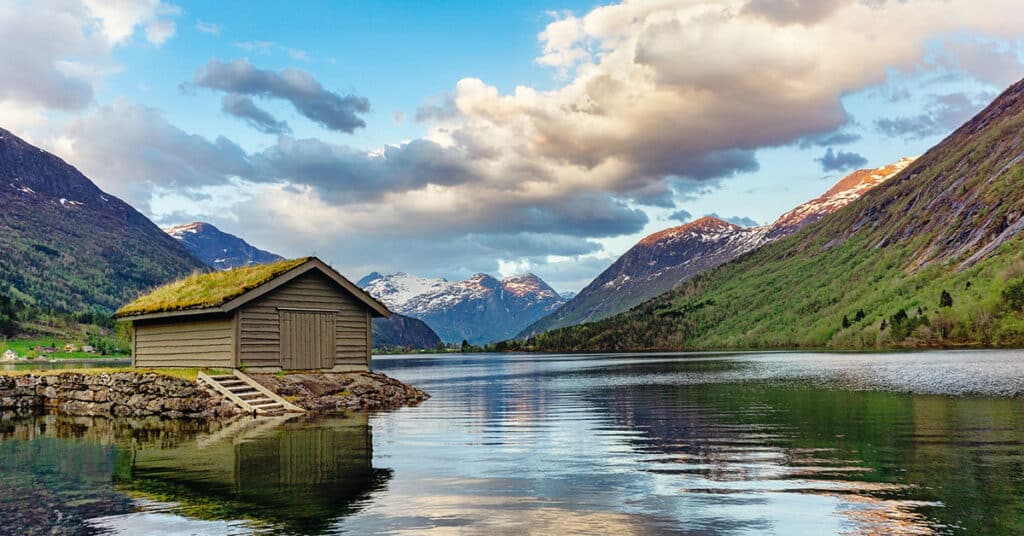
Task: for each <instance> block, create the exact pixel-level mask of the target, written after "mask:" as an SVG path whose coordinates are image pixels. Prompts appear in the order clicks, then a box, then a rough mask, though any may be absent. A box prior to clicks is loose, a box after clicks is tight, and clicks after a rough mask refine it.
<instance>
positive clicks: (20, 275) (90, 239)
mask: <svg viewBox="0 0 1024 536" xmlns="http://www.w3.org/2000/svg"><path fill="white" fill-rule="evenodd" d="M97 135H102V133H97ZM0 251H2V252H3V253H2V254H0V294H7V295H9V296H11V297H12V298H15V299H17V300H19V301H23V302H27V303H31V304H35V305H38V306H41V307H47V308H53V309H56V310H59V311H65V312H81V311H93V310H99V311H104V312H112V311H113V310H115V309H116V308H118V307H120V306H121V305H124V303H125V302H127V301H129V300H130V299H132V298H134V297H135V296H136V295H137V294H138V293H139V292H141V291H142V290H144V289H147V288H150V287H153V286H156V285H159V284H162V283H165V282H167V281H170V280H172V279H176V278H179V277H182V276H185V275H188V274H189V273H191V272H193V271H196V270H205V269H206V266H205V265H204V264H203V263H202V262H201V261H200V260H199V259H197V258H196V257H195V256H193V255H192V254H191V253H189V251H188V250H186V249H185V248H184V247H183V246H182V245H181V244H179V243H178V242H177V241H176V240H174V239H173V238H171V237H169V236H167V234H165V233H164V232H163V231H161V230H160V228H159V227H157V226H156V225H155V224H153V222H151V221H149V219H147V218H146V217H145V216H143V215H142V214H141V213H139V212H138V211H137V210H135V209H134V208H132V207H131V206H129V205H128V204H127V203H125V202H123V201H121V200H120V199H118V198H116V197H114V196H112V195H110V194H108V193H105V192H103V191H102V190H100V189H99V188H97V187H96V185H95V184H93V183H92V181H90V180H89V179H88V178H87V177H86V176H85V175H83V174H82V173H80V172H79V171H78V170H77V169H75V168H74V167H73V166H71V165H69V164H68V163H66V162H64V161H63V160H61V159H60V158H58V157H56V156H54V155H52V154H50V153H48V152H46V151H43V150H42V149H39V148H38V147H34V146H32V145H30V144H29V143H27V142H25V141H24V140H22V139H21V138H19V137H17V136H15V135H13V134H11V133H10V132H8V131H6V130H4V129H0Z"/></svg>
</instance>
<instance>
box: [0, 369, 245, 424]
mask: <svg viewBox="0 0 1024 536" xmlns="http://www.w3.org/2000/svg"><path fill="white" fill-rule="evenodd" d="M43 408H56V409H57V410H59V411H60V412H62V413H66V414H68V415H96V416H116V417H128V416H132V417H146V416H160V417H164V418H169V419H203V420H207V419H220V418H226V417H231V416H234V415H237V414H238V413H239V412H240V410H239V409H238V408H237V407H235V405H234V404H232V403H231V402H230V401H228V400H224V399H223V398H221V397H220V396H219V395H217V394H216V393H213V392H210V391H208V390H206V389H205V388H203V387H201V386H199V385H198V384H196V383H195V382H190V381H188V380H184V379H181V378H172V377H170V376H164V375H162V374H156V373H153V372H145V373H141V372H115V373H112V374H106V373H104V374H80V373H75V372H65V373H61V374H52V375H31V374H29V375H18V376H4V375H0V411H22V412H24V411H35V410H39V409H43Z"/></svg>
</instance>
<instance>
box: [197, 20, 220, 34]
mask: <svg viewBox="0 0 1024 536" xmlns="http://www.w3.org/2000/svg"><path fill="white" fill-rule="evenodd" d="M196 30H199V31H200V32H203V33H205V34H210V35H220V31H221V26H220V24H214V23H212V22H206V21H203V20H197V21H196Z"/></svg>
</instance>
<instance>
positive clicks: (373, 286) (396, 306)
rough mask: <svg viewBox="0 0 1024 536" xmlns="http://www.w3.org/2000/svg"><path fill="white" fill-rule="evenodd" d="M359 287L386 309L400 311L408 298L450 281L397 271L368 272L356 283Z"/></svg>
mask: <svg viewBox="0 0 1024 536" xmlns="http://www.w3.org/2000/svg"><path fill="white" fill-rule="evenodd" d="M356 284H357V285H359V287H360V288H362V289H363V290H365V291H366V292H369V293H370V295H371V296H373V297H374V298H377V299H378V300H380V301H381V302H383V303H384V305H387V306H388V309H391V310H392V311H396V312H401V311H402V310H403V309H404V307H405V305H406V304H407V303H408V302H409V300H411V299H413V298H415V297H417V296H420V295H423V294H429V293H433V292H438V291H441V290H443V289H445V288H446V287H447V286H448V285H450V284H451V283H449V282H448V280H446V279H444V278H440V277H437V278H430V277H419V276H415V275H410V274H407V273H405V272H398V273H394V274H391V275H381V274H379V273H377V272H373V273H370V274H369V275H367V276H366V277H364V278H362V279H360V280H359V281H358V282H357V283H356Z"/></svg>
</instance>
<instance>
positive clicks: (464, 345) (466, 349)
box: [461, 339, 472, 353]
mask: <svg viewBox="0 0 1024 536" xmlns="http://www.w3.org/2000/svg"><path fill="white" fill-rule="evenodd" d="M470 350H472V348H470V346H469V341H467V340H466V339H462V347H461V351H462V353H466V352H469V351H470Z"/></svg>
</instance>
